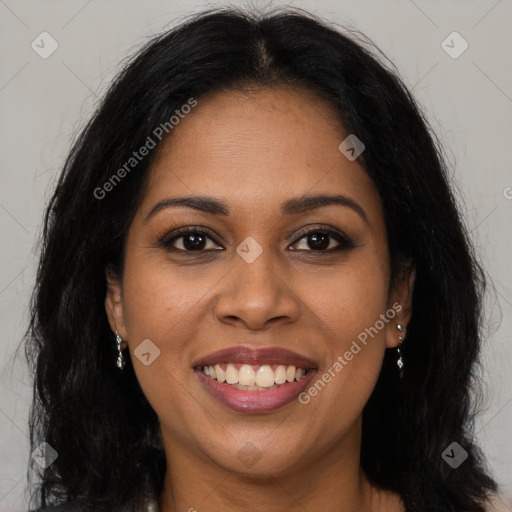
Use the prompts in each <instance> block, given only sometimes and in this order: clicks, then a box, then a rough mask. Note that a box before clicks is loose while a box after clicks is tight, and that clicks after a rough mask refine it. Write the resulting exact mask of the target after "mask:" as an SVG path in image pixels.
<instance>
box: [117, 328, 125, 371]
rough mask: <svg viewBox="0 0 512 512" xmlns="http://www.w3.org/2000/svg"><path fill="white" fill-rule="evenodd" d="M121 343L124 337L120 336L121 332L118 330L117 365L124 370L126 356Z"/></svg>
mask: <svg viewBox="0 0 512 512" xmlns="http://www.w3.org/2000/svg"><path fill="white" fill-rule="evenodd" d="M121 343H123V338H121V336H119V333H118V332H117V331H116V345H117V354H118V355H117V363H116V364H117V367H118V368H119V369H120V370H122V369H123V368H124V357H123V348H122V347H121Z"/></svg>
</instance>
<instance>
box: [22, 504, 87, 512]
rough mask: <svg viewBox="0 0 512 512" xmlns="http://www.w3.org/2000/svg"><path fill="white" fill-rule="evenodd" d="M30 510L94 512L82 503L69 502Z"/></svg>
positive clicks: (35, 511)
mask: <svg viewBox="0 0 512 512" xmlns="http://www.w3.org/2000/svg"><path fill="white" fill-rule="evenodd" d="M28 512H93V509H92V508H91V507H88V506H85V505H84V504H81V503H76V502H68V503H61V504H60V505H48V506H47V507H41V508H38V509H36V510H29V511H28Z"/></svg>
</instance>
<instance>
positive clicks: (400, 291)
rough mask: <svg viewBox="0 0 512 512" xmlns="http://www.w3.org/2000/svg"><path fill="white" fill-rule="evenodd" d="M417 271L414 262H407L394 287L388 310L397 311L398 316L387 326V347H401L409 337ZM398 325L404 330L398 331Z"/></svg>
mask: <svg viewBox="0 0 512 512" xmlns="http://www.w3.org/2000/svg"><path fill="white" fill-rule="evenodd" d="M415 279H416V271H415V269H414V266H413V265H412V262H407V263H406V264H405V265H404V266H403V268H402V269H401V271H400V272H399V275H398V276H397V277H396V279H395V283H393V285H392V289H391V293H390V296H389V303H388V308H389V309H388V310H392V311H395V313H396V315H395V317H394V318H392V319H391V320H390V322H389V323H388V324H387V326H386V347H387V348H395V347H398V345H400V341H401V340H400V339H399V337H401V338H402V341H403V340H404V339H405V337H406V335H407V326H408V325H409V321H410V319H411V315H412V293H413V290H414V281H415ZM397 324H400V325H402V327H403V330H402V331H399V330H398V329H397Z"/></svg>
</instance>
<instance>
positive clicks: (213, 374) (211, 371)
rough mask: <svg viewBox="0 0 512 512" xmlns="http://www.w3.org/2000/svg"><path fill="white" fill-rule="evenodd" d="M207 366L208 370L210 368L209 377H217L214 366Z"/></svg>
mask: <svg viewBox="0 0 512 512" xmlns="http://www.w3.org/2000/svg"><path fill="white" fill-rule="evenodd" d="M208 368H209V370H210V377H211V378H212V379H216V378H217V375H216V374H215V368H214V367H213V366H209V367H208Z"/></svg>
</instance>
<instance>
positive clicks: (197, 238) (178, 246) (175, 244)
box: [159, 229, 222, 252]
mask: <svg viewBox="0 0 512 512" xmlns="http://www.w3.org/2000/svg"><path fill="white" fill-rule="evenodd" d="M176 233H179V234H176ZM159 243H160V245H161V246H163V247H165V248H167V249H169V250H173V251H177V252H180V251H181V252H195V251H197V252H199V251H210V250H221V249H222V247H220V246H219V245H218V244H217V242H216V241H215V240H213V238H212V237H211V235H210V234H209V233H207V232H206V231H202V230H197V229H176V230H175V231H173V232H172V233H171V234H170V235H166V236H165V237H164V238H162V239H161V240H160V242H159Z"/></svg>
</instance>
